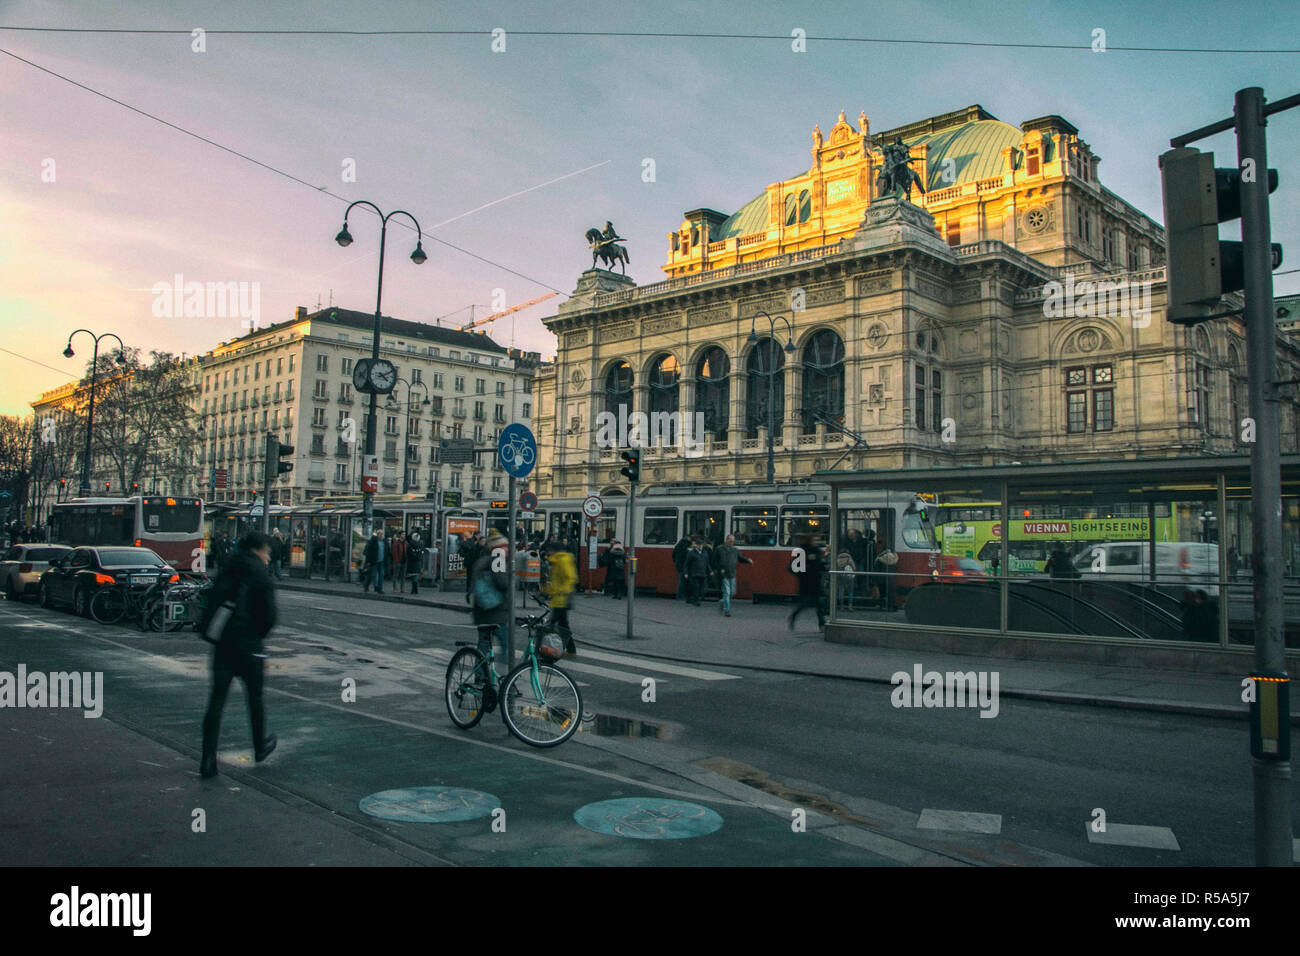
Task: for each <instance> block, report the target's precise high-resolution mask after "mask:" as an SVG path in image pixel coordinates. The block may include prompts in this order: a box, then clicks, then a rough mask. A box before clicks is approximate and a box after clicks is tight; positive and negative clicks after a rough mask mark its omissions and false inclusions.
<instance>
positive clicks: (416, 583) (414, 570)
mask: <svg viewBox="0 0 1300 956" xmlns="http://www.w3.org/2000/svg"><path fill="white" fill-rule="evenodd" d="M425 550H426V549H425V547H424V542H423V541H421V540H420V532H418V531H412V532H411V540H410V541H408V542H407V543H406V567H405V568H403V569H402V573H403V574H405V575H406V576H407V578H409V579H410V581H411V596H412V597H414V596H415V595H417V594H419V593H420V575H421V574H423V573H424V552H425Z"/></svg>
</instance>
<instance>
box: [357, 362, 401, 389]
mask: <svg viewBox="0 0 1300 956" xmlns="http://www.w3.org/2000/svg"><path fill="white" fill-rule="evenodd" d="M396 385H397V366H395V365H394V364H393V363H392V362H390V361H388V359H368V358H363V359H357V362H356V364H355V365H354V366H353V367H352V386H353V388H355V389H356V390H357V391H358V392H375V393H377V394H379V395H387V394H388V393H389V392H391V391H392V390H393V389H394V388H395V387H396Z"/></svg>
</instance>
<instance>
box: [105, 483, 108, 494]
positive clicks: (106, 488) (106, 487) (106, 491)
mask: <svg viewBox="0 0 1300 956" xmlns="http://www.w3.org/2000/svg"><path fill="white" fill-rule="evenodd" d="M108 487H109V485H108V482H107V481H106V482H104V494H108Z"/></svg>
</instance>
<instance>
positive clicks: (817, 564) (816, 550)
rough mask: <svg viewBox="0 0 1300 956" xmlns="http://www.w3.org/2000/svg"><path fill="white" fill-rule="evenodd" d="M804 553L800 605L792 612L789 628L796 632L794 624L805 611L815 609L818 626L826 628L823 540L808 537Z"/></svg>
mask: <svg viewBox="0 0 1300 956" xmlns="http://www.w3.org/2000/svg"><path fill="white" fill-rule="evenodd" d="M801 547H802V548H803V552H804V569H803V571H801V572H798V574H799V604H798V606H797V607H796V608H795V609H794V610H793V611H791V612H790V620H789V622H788V623H789V626H790V630H792V631H793V630H794V623H795V621H797V620H798V619H799V615H801V614H802V613H803V612H804V611H806V610H808V609H809V608H813V609H814V610H816V612H817V626H818V627H825V626H826V611H825V609H824V608H823V607H822V574H823V573H824V572H825V570H826V558H825V556H824V554H823V552H822V547H821V538H820V537H819V536H818V535H815V534H812V535H807V536H806V537H805V538H803V544H802V545H801Z"/></svg>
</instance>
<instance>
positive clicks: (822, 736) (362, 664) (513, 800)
mask: <svg viewBox="0 0 1300 956" xmlns="http://www.w3.org/2000/svg"><path fill="white" fill-rule="evenodd" d="M279 601H280V608H281V619H282V622H283V626H282V627H280V628H278V629H277V631H276V632H275V633H274V634H273V636H272V639H271V640H270V642H269V645H270V646H269V650H270V651H271V655H272V656H271V660H270V666H269V671H268V688H269V691H268V707H269V708H270V712H271V720H272V726H273V728H274V729H275V730H276V731H277V732H278V733H279V735H280V740H281V743H280V749H279V751H278V752H277V754H276V755H275V756H274V757H273V758H272V759H271V761H269V762H268V763H267V764H265V765H262V766H259V767H257V768H255V769H254V768H253V767H252V762H251V759H250V754H249V740H248V731H247V719H246V716H245V714H244V712H243V701H242V697H241V695H239V694H238V693H235V694H232V699H231V701H230V703H229V704H228V705H227V711H226V720H225V724H224V726H223V738H222V739H223V753H222V760H223V763H224V764H225V765H227V766H228V767H231V768H232V769H233V770H234V772H235V774H236V775H239V774H241V773H242V774H243V777H241V778H240V779H239V782H240V783H241V784H247V785H248V786H249V787H251V788H253V789H257V790H260V791H262V792H263V793H266V794H272V795H274V796H276V797H277V799H278V800H279V805H278V809H281V810H284V811H285V812H287V813H288V815H289V817H293V816H294V814H295V813H298V814H299V816H301V818H302V819H304V820H307V819H308V818H310V817H312V816H313V815H317V816H319V815H320V814H321V813H328V814H333V815H334V816H335V817H336V818H338V817H341V818H342V819H343V821H344V822H345V823H346V824H347V826H348V827H349V828H351V829H350V831H349V832H350V833H351V834H352V835H356V834H358V833H359V834H360V836H361V838H365V839H370V840H371V843H374V844H376V845H378V846H381V847H386V848H388V849H390V850H391V849H393V848H396V849H397V852H401V853H403V854H405V858H406V860H407V861H408V862H415V863H438V862H451V863H484V862H491V863H497V862H500V863H516V862H525V863H563V862H578V863H602V864H647V863H648V864H657V863H692V862H699V863H705V862H708V863H734V864H754V865H763V864H805V865H812V864H829V865H834V864H897V863H921V864H936V863H959V864H960V863H971V864H986V863H990V864H1028V865H1035V864H1070V863H1088V864H1095V865H1099V866H1129V865H1169V866H1182V865H1196V864H1199V865H1250V864H1251V863H1252V862H1253V859H1254V855H1253V853H1254V851H1253V833H1252V798H1251V778H1250V760H1249V757H1248V754H1247V748H1246V728H1245V724H1244V722H1233V721H1220V720H1213V719H1208V718H1200V717H1188V716H1182V715H1176V714H1164V713H1162V714H1155V713H1145V712H1141V711H1133V710H1118V709H1107V708H1092V707H1078V706H1060V705H1051V704H1044V703H1040V702H1034V701H1025V700H1019V699H1010V698H1006V699H1003V700H1001V702H1000V706H999V712H998V716H997V717H996V718H994V719H988V718H981V717H980V716H979V712H978V711H977V710H959V709H945V708H938V709H926V708H921V709H912V708H896V707H894V706H892V704H891V688H889V687H887V686H882V685H879V684H869V683H862V682H855V681H849V680H836V679H827V678H817V677H805V676H798V675H794V674H780V673H770V672H759V671H751V670H746V669H744V668H739V667H715V666H707V667H706V666H697V665H681V664H679V665H674V664H672V663H667V662H664V661H659V660H651V659H646V658H642V657H640V656H638V655H637V654H636V653H635V650H629V649H628V647H633V648H634V647H635V645H623V644H619V643H617V642H616V641H615V640H614V639H613V636H612V635H610V636H609V637H608V638H602V635H600V634H598V633H589V632H584V629H583V619H582V614H581V604H579V609H578V611H576V612H575V623H576V625H577V627H578V631H579V635H580V638H581V637H588V638H590V640H591V641H593V642H596V643H602V644H604V643H607V644H608V645H609V649H608V650H600V649H597V648H594V647H592V646H591V645H590V644H589V643H588V644H583V645H582V653H581V654H580V656H579V657H578V659H577V660H576V661H566V662H565V663H564V666H565V667H566V668H567V669H569V671H570V673H571V675H572V676H573V677H574V678H575V679H576V680H578V681H579V683H580V685H581V689H582V693H583V696H584V704H585V706H586V709H587V710H588V711H589V712H592V713H595V714H596V715H598V716H597V719H596V720H595V721H594V722H593V723H591V724H589V725H587V726H586V727H584V731H583V733H582V734H580V735H579V736H578V737H577V738H575V739H574V740H573V741H570V742H569V743H567V744H565V745H564V746H562V747H560V748H558V749H555V750H549V751H536V750H531V749H529V748H526V747H524V746H523V745H522V744H519V743H518V742H517V741H515V740H514V739H513V738H511V737H509V736H508V734H507V733H506V730H505V728H504V726H503V725H502V724H501V722H500V720H499V718H498V717H497V715H495V714H494V715H489V716H488V717H487V718H485V720H484V721H483V723H482V724H480V725H479V727H477V728H475V729H474V730H472V731H469V732H462V731H458V730H456V729H455V728H454V727H453V726H452V725H451V723H450V721H449V719H448V718H447V715H446V712H445V708H444V707H443V705H442V700H441V685H442V672H443V670H444V669H445V666H446V661H447V659H448V658H449V656H450V653H451V651H452V650H454V646H453V644H454V641H456V640H470V639H472V637H473V634H474V631H473V629H472V628H471V627H469V619H468V616H467V615H465V614H460V613H457V612H454V611H446V610H439V609H431V608H425V607H411V606H402V605H396V604H377V603H370V602H367V603H363V602H360V601H356V600H349V599H348V597H346V596H322V595H317V594H310V593H302V592H297V593H295V592H291V591H282V592H281V593H280V595H279ZM770 612H771V613H772V614H781V613H783V611H782V609H779V608H772V609H770ZM589 630H590V629H589ZM205 652H206V645H203V644H202V643H201V642H200V641H198V639H197V638H196V637H195V636H194V635H193V634H192V633H190V632H181V633H180V634H177V635H144V634H141V633H139V632H137V631H134V630H132V629H128V628H125V627H117V628H102V627H100V626H99V625H97V624H94V623H93V622H89V621H81V620H78V619H75V618H73V617H71V615H69V614H67V613H65V612H47V611H43V610H41V609H39V608H36V607H34V606H31V605H18V606H14V605H5V606H3V607H0V670H13V669H14V667H15V666H16V664H17V663H19V662H25V663H26V664H27V666H28V667H29V669H44V670H55V669H63V668H70V667H77V668H79V669H97V670H103V671H104V672H105V675H106V679H107V680H108V681H109V686H110V688H112V694H111V696H109V697H108V706H107V707H106V712H105V717H106V718H108V719H110V720H115V721H120V722H121V724H122V725H123V726H127V727H130V728H131V729H132V730H134V731H136V732H138V733H140V734H143V735H144V736H146V737H147V738H149V739H150V740H151V741H153V742H155V743H156V744H159V745H161V746H163V747H165V748H168V749H169V751H170V752H171V753H173V754H180V755H181V759H179V762H178V764H177V767H176V769H175V770H171V771H169V773H172V774H173V775H175V776H176V777H177V780H176V786H177V788H178V789H179V791H180V792H181V793H188V792H189V791H192V790H194V789H196V788H201V787H203V786H205V784H202V783H200V782H199V781H198V780H197V776H196V775H195V774H194V772H193V771H194V768H192V767H190V766H189V764H188V763H187V762H186V758H192V757H193V756H194V753H196V751H197V744H198V741H197V721H198V717H199V716H200V715H201V712H202V707H203V702H204V701H203V697H204V695H205V693H206V687H205V680H206V663H205V657H206V654H205ZM868 652H869V651H867V650H866V649H863V653H868ZM978 666H979V665H978V663H972V667H974V668H978ZM647 678H651V679H653V681H654V684H653V697H654V699H653V700H648V699H646V698H647V697H649V696H650V695H649V693H648V691H647V685H646V679H647ZM348 679H351V680H354V681H355V683H356V687H357V700H356V701H355V702H345V701H344V700H343V695H342V693H341V689H342V687H343V685H344V682H345V681H346V680H348ZM40 717H41V715H40V714H39V713H38V712H31V711H27V712H21V711H7V710H0V727H3V725H5V724H8V725H10V726H9V729H10V730H15V731H19V732H28V731H30V728H31V727H32V721H34V720H36V721H39V719H40ZM24 721H25V722H26V723H23V722H24ZM13 739H15V738H13V737H10V740H11V741H12V740H13ZM165 762H166V761H164V763H165ZM190 762H192V759H191V760H190ZM30 767H31V772H30V774H29V777H30V779H28V780H27V781H23V780H22V779H21V776H20V778H19V779H18V780H17V781H15V780H14V778H13V775H9V779H8V782H7V783H5V784H0V807H3V808H4V809H6V810H11V809H13V810H18V812H21V806H22V802H23V795H24V793H27V792H29V791H30V790H32V789H36V788H43V789H45V790H46V791H48V790H49V788H50V787H51V781H50V780H38V779H37V778H38V777H40V776H41V773H42V771H41V770H40V769H38V767H37V764H36V763H35V762H33V763H32V764H31V765H30ZM59 772H63V773H66V774H67V775H68V776H69V777H70V778H71V777H75V776H76V772H77V767H76V765H75V761H74V760H73V759H72V758H69V760H68V765H67V766H65V767H62V768H59V767H58V766H57V765H56V766H55V767H54V768H53V769H50V768H48V767H46V768H45V770H44V773H45V775H46V776H47V777H48V776H51V775H52V776H53V779H54V781H55V782H56V783H57V780H58V779H59V777H58V774H59ZM218 779H219V780H221V781H223V782H225V783H229V782H230V779H231V778H230V777H229V776H223V777H221V778H218ZM433 784H445V785H455V786H463V787H472V788H475V789H479V790H482V791H486V792H488V793H491V794H493V795H495V796H498V797H500V799H501V803H502V805H503V806H506V807H508V808H510V809H509V810H508V813H509V817H510V824H509V828H508V832H509V834H510V836H509V838H508V839H507V838H506V837H505V836H504V835H498V834H494V833H493V832H492V831H490V830H488V827H487V824H486V821H483V820H479V821H477V822H473V823H440V824H409V823H408V824H394V823H390V822H387V821H378V820H376V819H375V818H373V817H369V816H367V815H365V814H363V813H361V812H359V811H358V810H357V801H358V800H359V799H360V798H361V797H363V796H365V795H367V794H371V793H375V792H378V791H383V790H387V789H390V788H393V787H403V786H417V785H433ZM25 787H26V788H27V789H24V788H25ZM200 792H202V791H200ZM644 794H652V795H656V796H657V798H664V799H672V798H674V795H681V794H687V795H689V796H693V797H694V798H697V802H699V803H700V804H702V805H707V806H709V807H711V808H712V809H714V810H716V811H717V812H718V813H719V814H721V816H722V818H723V819H724V821H725V822H724V824H723V827H722V829H721V830H720V831H718V832H717V833H714V834H711V835H709V836H706V837H700V838H696V839H688V840H666V841H649V840H630V839H620V838H619V837H611V836H603V835H599V834H595V833H592V832H590V831H588V830H584V829H582V828H580V827H578V826H576V825H575V824H574V823H573V821H572V813H573V811H574V810H575V809H577V807H579V806H581V805H583V804H585V803H589V802H592V801H600V800H605V799H612V798H615V797H629V796H635V795H644ZM286 795H288V796H286ZM123 799H126V798H125V797H124V798H123ZM709 801H712V802H709ZM1297 804H1298V805H1300V801H1297ZM1097 808H1101V809H1102V810H1104V812H1105V817H1106V820H1107V822H1108V824H1111V825H1112V826H1111V827H1110V832H1111V833H1115V832H1116V831H1117V830H1118V829H1122V827H1121V828H1117V827H1115V826H1113V825H1115V824H1122V825H1130V826H1133V825H1135V826H1141V827H1160V828H1169V830H1171V831H1172V834H1173V836H1174V837H1175V838H1176V840H1177V844H1178V847H1179V849H1177V850H1174V849H1169V848H1164V849H1161V848H1158V847H1154V846H1125V845H1114V844H1108V843H1100V842H1093V841H1090V840H1089V838H1088V831H1089V824H1090V821H1093V820H1094V812H1095V810H1096V809H1097ZM793 809H804V810H807V811H808V812H809V813H810V814H811V815H812V818H813V820H814V824H813V825H811V826H810V828H809V832H807V833H797V832H795V831H794V829H793V828H792V826H791V825H790V821H791V817H792V810H793ZM926 811H958V812H961V813H970V814H987V815H994V816H995V817H996V818H998V819H997V820H996V824H997V831H996V832H971V830H970V829H969V827H972V826H973V827H976V828H983V829H985V830H988V829H992V827H993V824H994V821H993V818H991V817H970V818H965V817H963V818H961V819H960V820H959V821H958V822H957V823H953V822H952V821H951V820H948V821H942V820H941V821H940V823H941V825H944V826H964V827H967V829H964V830H936V829H930V828H925V827H918V823H926V822H929V819H928V818H930V817H932V816H933V815H934V814H933V813H932V812H931V813H927V812H926ZM3 816H4V814H0V817H3ZM70 825H71V824H70ZM823 825H825V826H823ZM832 831H833V833H832ZM1159 838H1160V835H1156V836H1155V837H1152V835H1151V834H1148V833H1145V832H1143V834H1140V835H1139V836H1138V839H1140V840H1150V839H1159ZM157 839H158V840H159V841H160V842H159V843H158V852H157V854H156V855H155V856H154V857H153V858H152V859H153V861H155V862H168V861H172V862H200V861H201V858H199V859H191V858H189V857H185V856H178V855H177V853H178V852H179V851H169V850H168V849H167V846H168V845H169V843H168V841H166V840H164V839H162V838H161V837H157ZM385 841H387V842H385ZM317 842H318V843H321V842H328V841H319V840H318V841H317ZM105 852H107V851H105ZM228 852H229V853H230V854H231V855H232V858H234V859H240V857H239V852H240V851H239V850H238V848H234V847H232V848H230V849H229V850H228ZM247 853H248V856H247V857H245V858H244V859H245V861H246V862H249V863H272V862H277V860H276V859H275V858H274V854H272V855H271V856H272V858H266V855H265V854H259V852H258V851H257V849H255V848H248V849H247ZM3 856H4V854H3V853H2V852H0V857H3ZM95 861H96V862H104V861H108V862H111V861H112V857H111V854H109V855H108V859H107V860H104V859H102V858H96V860H95ZM340 861H341V860H340V859H339V858H338V854H336V855H335V856H334V857H330V858H329V859H328V860H324V862H332V863H337V862H340ZM343 861H346V855H344V857H343ZM0 862H4V861H3V860H2V859H0ZM10 862H16V860H12V859H11V860H10ZM67 862H72V863H75V862H86V861H78V860H77V859H76V858H75V854H74V856H73V858H71V859H69V860H67ZM120 862H131V861H129V860H120ZM357 862H371V860H370V858H369V856H366V857H365V859H364V860H362V859H360V858H358V860H357Z"/></svg>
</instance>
